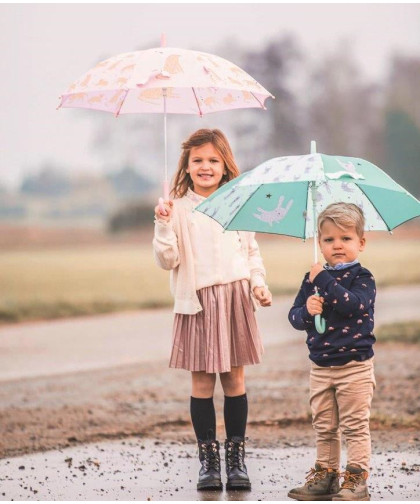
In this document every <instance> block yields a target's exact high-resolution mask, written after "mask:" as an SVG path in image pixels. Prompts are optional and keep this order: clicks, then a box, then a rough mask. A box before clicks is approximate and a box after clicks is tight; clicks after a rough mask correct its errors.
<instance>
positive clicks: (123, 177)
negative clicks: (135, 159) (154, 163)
mask: <svg viewBox="0 0 420 504" xmlns="http://www.w3.org/2000/svg"><path fill="white" fill-rule="evenodd" d="M106 178H107V180H109V182H110V183H111V185H112V187H113V188H114V190H115V191H116V192H117V194H118V195H120V196H122V197H130V196H136V195H140V194H144V193H146V192H148V191H149V190H150V189H151V188H152V187H153V184H152V183H151V182H150V181H149V180H147V179H146V178H145V177H143V176H142V175H140V174H139V173H137V171H136V170H135V169H134V168H133V167H131V166H126V167H125V168H123V169H122V170H120V171H117V172H114V173H110V174H108V175H107V177H106Z"/></svg>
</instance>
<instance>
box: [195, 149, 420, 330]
mask: <svg viewBox="0 0 420 504" xmlns="http://www.w3.org/2000/svg"><path fill="white" fill-rule="evenodd" d="M339 201H345V202H349V203H355V204H356V205H358V206H359V207H360V208H361V209H362V210H363V212H364V214H365V219H366V228H365V229H366V230H369V231H372V230H381V231H391V230H392V229H394V228H395V227H397V226H399V225H401V224H403V223H404V222H406V221H408V220H410V219H413V218H415V217H418V216H420V202H419V201H418V200H417V199H416V198H415V197H414V196H412V195H411V194H410V193H409V192H408V191H406V190H405V189H404V188H403V187H401V186H400V185H399V184H397V183H396V182H395V181H394V180H393V179H392V178H391V177H390V176H389V175H387V174H386V173H385V172H384V171H382V170H381V169H380V168H378V167H377V166H375V165H374V164H372V163H370V162H369V161H365V160H364V159H359V158H353V157H344V156H331V155H326V154H320V153H316V148H315V142H311V154H308V155H303V156H285V157H279V158H274V159H270V160H268V161H265V162H264V163H262V164H260V165H259V166H257V167H256V168H254V169H253V170H251V171H248V172H246V173H243V174H242V175H240V176H239V177H237V178H235V179H233V180H231V181H230V182H228V183H227V184H225V185H223V186H222V187H220V188H219V189H218V190H217V191H216V192H214V193H213V194H212V195H211V196H209V197H208V198H207V199H206V200H205V201H203V202H202V203H201V204H200V205H199V206H198V207H197V208H196V210H198V211H200V212H202V213H204V214H206V215H208V216H210V217H212V218H213V219H215V220H216V221H217V222H219V223H220V224H221V225H222V226H223V228H224V229H228V230H238V231H239V230H241V231H257V232H260V233H273V234H281V235H287V236H295V237H297V238H302V239H306V238H310V237H315V239H314V256H315V262H317V261H318V249H317V240H316V235H317V228H316V220H317V215H318V214H319V213H320V212H321V211H322V210H323V209H324V208H326V207H327V206H328V205H329V204H330V203H335V202H339ZM317 322H318V324H317V326H319V332H323V331H322V327H321V326H320V319H318V320H317ZM317 330H318V327H317Z"/></svg>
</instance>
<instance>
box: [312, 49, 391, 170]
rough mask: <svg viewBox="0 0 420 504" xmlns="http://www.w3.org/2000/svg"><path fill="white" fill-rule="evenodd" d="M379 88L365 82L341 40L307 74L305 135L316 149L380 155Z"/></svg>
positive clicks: (369, 156)
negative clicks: (308, 74) (314, 143)
mask: <svg viewBox="0 0 420 504" xmlns="http://www.w3.org/2000/svg"><path fill="white" fill-rule="evenodd" d="M380 97H381V89H380V88H379V87H378V86H377V85H372V84H369V83H366V82H365V80H364V79H363V78H362V76H361V74H360V72H359V69H358V64H357V63H356V61H355V59H354V56H353V54H352V52H351V47H350V45H349V43H348V42H346V41H343V42H342V43H341V44H340V45H339V46H338V48H337V49H335V50H334V52H333V53H331V54H330V55H327V56H326V57H325V59H323V60H322V61H321V62H320V63H319V65H318V67H317V69H316V70H315V71H313V72H312V74H311V75H310V76H309V82H308V101H309V105H308V115H307V124H306V136H307V139H308V141H309V140H311V139H312V140H316V141H317V147H318V149H319V151H320V152H325V153H330V154H341V155H347V156H355V157H363V158H366V159H369V160H370V161H372V162H379V161H380V159H381V158H382V147H381V141H380V137H381V131H382V127H381V103H380Z"/></svg>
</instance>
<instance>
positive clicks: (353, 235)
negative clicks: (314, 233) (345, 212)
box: [319, 219, 365, 266]
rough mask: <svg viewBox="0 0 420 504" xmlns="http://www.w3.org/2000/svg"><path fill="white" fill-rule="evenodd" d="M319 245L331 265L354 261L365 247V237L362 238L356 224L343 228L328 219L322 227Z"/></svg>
mask: <svg viewBox="0 0 420 504" xmlns="http://www.w3.org/2000/svg"><path fill="white" fill-rule="evenodd" d="M319 246H320V248H321V252H322V255H323V256H324V258H325V260H326V261H327V263H328V264H329V265H330V266H336V265H337V264H339V263H347V262H353V261H354V260H356V259H357V257H358V255H359V252H361V251H362V250H363V249H364V248H365V238H364V237H363V238H360V236H359V235H358V234H357V232H356V228H355V227H354V226H351V227H348V228H345V229H341V228H339V227H337V226H336V225H335V224H334V223H333V222H332V221H330V220H328V219H327V220H326V221H325V222H324V223H323V224H322V227H321V233H320V236H319Z"/></svg>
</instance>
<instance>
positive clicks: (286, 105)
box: [227, 36, 303, 169]
mask: <svg viewBox="0 0 420 504" xmlns="http://www.w3.org/2000/svg"><path fill="white" fill-rule="evenodd" d="M227 51H228V55H230V53H231V52H232V53H235V60H234V61H235V63H236V64H238V65H239V66H241V67H242V68H243V69H244V70H245V71H246V72H248V73H249V74H250V75H252V77H254V78H255V79H256V80H257V81H258V82H259V83H260V84H261V85H262V86H264V87H265V88H266V89H267V90H268V91H270V93H272V94H273V95H274V96H275V100H272V99H271V98H268V99H267V100H266V107H267V111H266V112H264V113H261V112H259V113H258V115H257V114H256V113H255V111H254V110H248V111H243V113H242V120H241V121H237V120H236V121H235V119H234V117H233V114H232V121H234V127H233V129H234V134H235V136H236V137H237V139H238V140H237V143H238V146H239V149H238V152H240V156H241V157H242V158H243V159H244V161H245V164H246V169H250V168H254V167H255V166H256V165H257V164H259V163H260V162H262V161H264V160H266V159H268V158H270V157H277V156H281V155H288V154H295V153H296V152H300V151H301V150H302V148H303V141H302V135H301V124H300V120H301V115H302V111H301V109H300V107H299V101H298V99H297V98H296V94H297V92H296V90H295V89H294V84H293V83H294V82H296V77H297V74H298V65H299V64H300V63H301V61H302V53H301V50H300V48H299V45H298V43H297V41H296V40H295V39H294V38H293V37H292V36H284V37H278V38H276V39H273V40H271V41H269V42H268V43H267V44H266V45H265V46H264V47H263V48H262V49H261V50H252V51H243V50H242V55H241V52H240V51H239V49H238V47H237V46H232V45H229V46H228V47H227ZM232 59H233V58H232Z"/></svg>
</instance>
